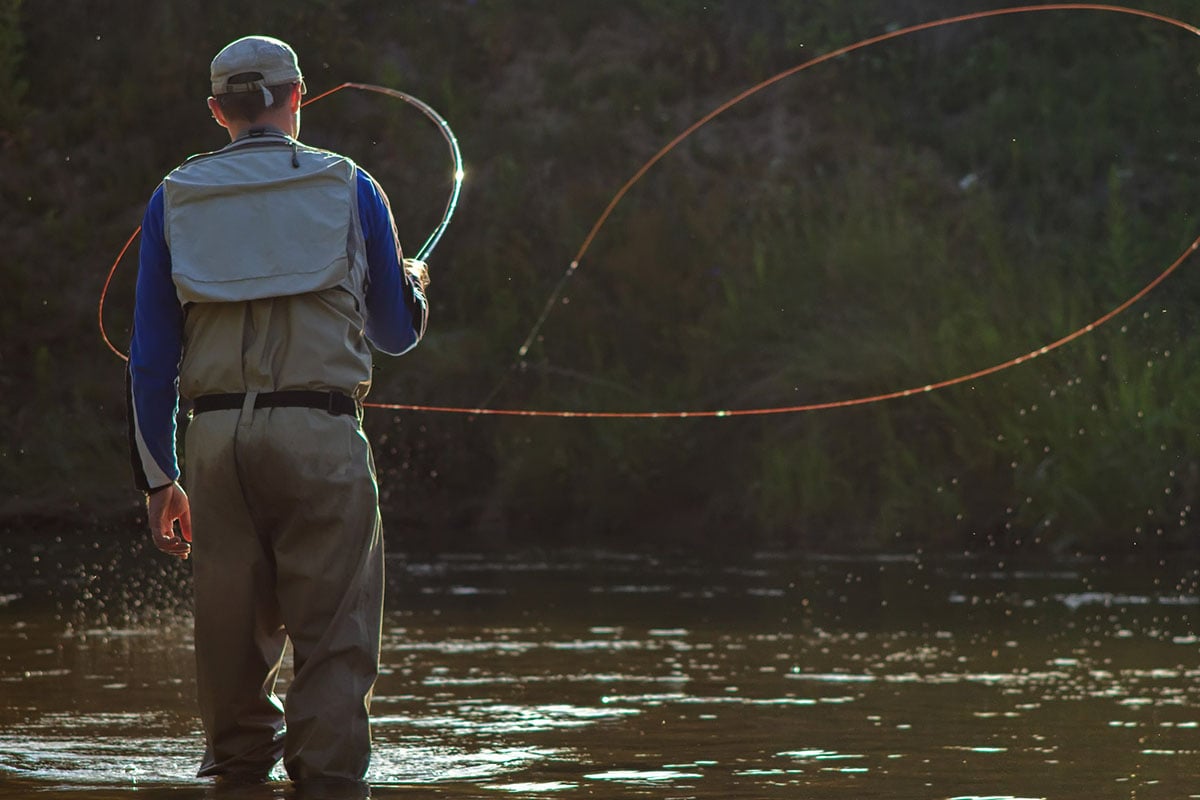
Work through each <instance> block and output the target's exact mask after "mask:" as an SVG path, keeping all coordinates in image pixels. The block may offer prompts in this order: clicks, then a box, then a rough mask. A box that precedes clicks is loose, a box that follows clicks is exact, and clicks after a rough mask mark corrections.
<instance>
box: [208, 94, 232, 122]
mask: <svg viewBox="0 0 1200 800" xmlns="http://www.w3.org/2000/svg"><path fill="white" fill-rule="evenodd" d="M208 111H209V113H210V114H212V118H213V119H215V120H216V121H217V124H218V125H220V126H221V127H222V128H228V127H229V122H228V120H226V119H225V114H224V112H223V111H221V104H220V103H218V102H217V98H215V97H210V98H208Z"/></svg>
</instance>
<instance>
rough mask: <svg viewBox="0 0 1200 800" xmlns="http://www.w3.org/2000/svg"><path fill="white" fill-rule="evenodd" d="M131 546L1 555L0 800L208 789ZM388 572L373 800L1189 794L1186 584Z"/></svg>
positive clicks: (990, 576) (816, 565)
mask: <svg viewBox="0 0 1200 800" xmlns="http://www.w3.org/2000/svg"><path fill="white" fill-rule="evenodd" d="M127 550H128V552H127ZM140 550H141V548H140V547H137V546H135V547H131V548H124V547H117V546H116V545H105V546H104V547H97V548H96V549H95V551H94V553H92V555H91V559H90V563H89V560H88V559H83V560H81V561H79V563H78V564H76V563H75V561H73V560H72V559H70V558H64V556H62V555H61V554H62V553H63V552H64V549H63V548H61V547H57V548H56V547H55V545H54V543H53V542H51V543H44V544H39V543H28V542H27V543H24V544H17V545H13V546H10V547H8V548H7V553H6V565H5V566H4V567H0V795H2V796H4V797H27V796H28V797H37V796H43V797H63V798H88V800H106V799H107V798H135V797H138V798H157V797H160V796H161V797H171V798H178V799H179V800H187V799H188V798H200V797H206V796H209V789H208V786H209V785H208V783H207V782H205V781H200V780H198V779H196V778H194V777H193V775H194V772H195V769H196V766H197V760H198V757H199V753H200V749H201V748H200V737H201V734H200V730H199V723H198V720H197V717H196V713H195V706H194V700H193V696H194V673H193V666H192V641H191V631H190V621H189V619H188V617H187V611H186V609H187V602H188V592H189V588H188V573H187V570H186V568H175V567H170V566H168V567H166V568H163V566H162V562H161V561H159V560H158V558H157V556H155V555H154V554H151V553H148V552H139V551H140ZM55 553H58V554H59V555H55ZM51 562H52V563H51ZM388 567H389V592H388V611H387V616H386V620H385V638H384V649H383V668H384V671H383V675H382V677H381V679H380V681H379V683H378V686H377V690H376V698H375V703H374V707H373V711H374V721H373V733H374V738H375V742H376V749H375V754H374V759H373V763H372V768H371V772H370V775H369V778H370V780H371V783H372V786H373V795H374V796H375V797H393V796H394V797H449V798H453V797H496V798H505V797H527V798H570V797H599V798H604V797H608V798H626V797H639V796H646V797H662V798H788V800H801V799H803V798H821V799H822V800H824V799H825V798H871V797H879V798H898V799H899V798H932V799H934V800H943V799H949V798H955V800H959V799H968V798H969V799H971V800H979V799H982V798H989V799H995V800H1008V799H1016V798H1080V799H1081V800H1082V799H1083V798H1088V799H1089V800H1090V799H1091V798H1097V797H1103V798H1125V797H1128V798H1138V799H1139V800H1150V799H1151V798H1164V799H1165V798H1170V799H1171V800H1179V799H1180V798H1190V797H1195V798H1200V681H1198V680H1197V679H1198V678H1200V659H1198V658H1197V651H1198V645H1200V638H1198V634H1197V630H1196V625H1195V622H1196V614H1197V611H1198V610H1200V608H1198V607H1200V591H1198V590H1197V576H1198V575H1200V573H1198V572H1197V569H1196V566H1195V565H1193V564H1187V563H1178V562H1172V563H1169V564H1157V563H1155V564H1154V565H1153V567H1154V568H1153V569H1149V568H1146V566H1145V565H1144V564H1137V565H1131V564H1126V563H1121V564H1114V563H1111V562H1105V561H1101V560H1090V561H1089V560H1083V561H1071V562H1066V563H1062V564H1056V565H1046V564H1043V563H1039V564H1033V565H1031V564H1028V563H1025V564H1020V565H1015V564H1010V563H1006V562H1004V561H1003V560H999V559H995V558H992V559H980V560H971V559H944V558H943V559H931V558H915V557H891V558H874V559H839V558H822V557H805V558H795V557H783V556H776V555H770V554H761V555H758V556H753V557H747V558H745V559H743V560H741V561H740V562H739V563H736V564H725V565H704V564H698V563H690V562H688V561H686V560H681V559H675V558H662V557H659V558H654V557H648V556H630V555H621V554H595V553H592V554H568V555H555V556H552V557H545V556H537V555H524V556H521V557H494V556H456V557H446V558H441V559H435V560H428V559H426V560H415V561H406V560H404V559H402V558H399V557H395V558H389V563H388ZM283 689H284V690H286V683H285V684H284V686H283ZM264 791H265V792H266V794H265V796H266V797H274V796H285V795H286V793H287V789H286V783H282V782H281V783H280V784H279V785H278V786H276V787H274V788H268V789H266V790H264ZM260 796H262V795H260Z"/></svg>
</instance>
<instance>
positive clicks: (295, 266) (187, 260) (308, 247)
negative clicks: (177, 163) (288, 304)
mask: <svg viewBox="0 0 1200 800" xmlns="http://www.w3.org/2000/svg"><path fill="white" fill-rule="evenodd" d="M357 196H358V195H357V191H356V183H355V168H354V162H352V161H350V160H349V159H347V158H345V157H344V156H340V155H337V154H336V153H331V152H328V151H326V150H319V149H317V148H312V147H306V146H303V145H300V144H299V143H296V142H293V140H291V139H289V138H287V137H285V136H283V135H282V134H274V133H267V134H264V135H262V136H259V137H254V138H244V139H239V140H238V141H237V142H234V143H233V144H231V145H230V146H228V147H226V148H225V149H224V150H220V151H217V152H216V153H212V154H209V155H205V156H200V157H198V158H194V159H192V160H190V161H188V162H187V163H185V164H184V165H183V166H181V167H179V168H178V169H176V170H174V171H173V172H171V173H170V174H169V175H168V176H167V177H166V178H165V179H164V181H163V199H164V220H163V221H164V233H165V238H166V242H167V246H168V248H169V249H170V251H171V275H172V278H173V279H174V281H175V290H176V293H177V294H178V296H179V301H180V302H181V303H184V304H186V303H213V302H231V301H241V300H258V299H261V298H264V297H283V296H288V295H295V294H303V293H305V292H316V291H321V290H322V289H329V288H332V287H334V286H342V287H343V288H346V289H349V290H350V291H351V292H352V293H353V294H355V295H356V296H360V297H361V294H362V286H363V282H364V276H365V272H366V268H365V262H364V258H363V255H362V252H363V245H362V233H361V230H360V229H359V225H358V213H357V208H356V205H357V203H356V200H357Z"/></svg>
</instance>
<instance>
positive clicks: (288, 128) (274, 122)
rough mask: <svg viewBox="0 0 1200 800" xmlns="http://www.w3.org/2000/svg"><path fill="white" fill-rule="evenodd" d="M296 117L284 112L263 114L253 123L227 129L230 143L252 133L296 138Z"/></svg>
mask: <svg viewBox="0 0 1200 800" xmlns="http://www.w3.org/2000/svg"><path fill="white" fill-rule="evenodd" d="M296 123H297V120H296V117H295V116H294V115H293V114H291V113H289V112H288V111H286V110H281V111H280V112H279V113H274V114H263V115H262V116H261V117H259V118H258V119H257V120H255V121H254V122H241V123H238V124H237V125H236V126H231V127H230V128H229V139H230V141H237V140H238V139H242V138H244V137H246V136H249V135H251V133H252V132H253V131H271V132H274V133H282V134H284V135H285V136H291V137H292V138H293V139H294V138H296V127H297V124H296Z"/></svg>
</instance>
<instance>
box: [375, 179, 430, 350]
mask: <svg viewBox="0 0 1200 800" xmlns="http://www.w3.org/2000/svg"><path fill="white" fill-rule="evenodd" d="M358 217H359V223H360V225H361V226H362V232H363V239H364V240H365V243H366V251H367V290H366V295H367V296H366V304H367V315H366V316H367V319H366V334H367V339H368V340H370V342H371V344H372V345H374V346H375V348H376V349H377V350H381V351H383V352H384V353H387V354H389V355H400V354H402V353H405V352H408V351H409V350H411V349H412V348H413V347H415V346H416V344H417V342H419V341H420V340H421V337H422V336H424V335H425V323H426V321H427V319H428V316H429V304H428V302H427V301H426V299H425V294H424V293H423V292H422V291H421V288H420V286H418V285H417V282H416V281H415V280H413V279H412V277H411V276H409V275H408V273H406V272H405V271H404V268H403V264H402V256H401V254H400V242H399V239H398V237H397V235H396V223H395V220H394V218H393V217H392V209H391V206H390V205H389V203H388V199H387V195H386V194H384V191H383V188H382V187H380V185H379V184H378V183H376V182H375V179H374V178H372V177H371V176H370V175H369V174H368V173H367V172H366V171H365V170H364V169H362V168H361V167H359V168H358Z"/></svg>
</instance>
